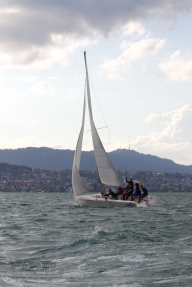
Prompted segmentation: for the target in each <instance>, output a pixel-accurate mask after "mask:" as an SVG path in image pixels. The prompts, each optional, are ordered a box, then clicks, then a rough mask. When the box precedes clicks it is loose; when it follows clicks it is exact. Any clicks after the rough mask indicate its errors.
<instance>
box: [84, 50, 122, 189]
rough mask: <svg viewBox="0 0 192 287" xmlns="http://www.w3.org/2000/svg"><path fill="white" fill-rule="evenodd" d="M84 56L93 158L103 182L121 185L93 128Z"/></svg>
mask: <svg viewBox="0 0 192 287" xmlns="http://www.w3.org/2000/svg"><path fill="white" fill-rule="evenodd" d="M84 56H85V67H86V79H87V99H88V108H89V118H90V126H91V133H92V140H93V146H94V152H95V158H96V163H97V167H98V172H99V177H100V180H101V182H102V183H103V184H106V185H109V186H122V183H121V181H120V180H119V178H118V176H117V174H116V172H115V170H114V168H113V166H112V164H111V162H110V160H109V157H108V155H107V153H106V151H105V149H104V147H103V144H102V142H101V140H100V137H99V134H98V132H97V129H96V128H95V124H94V121H93V115H92V107H91V96H90V87H89V77H88V69H87V62H86V54H85V52H84Z"/></svg>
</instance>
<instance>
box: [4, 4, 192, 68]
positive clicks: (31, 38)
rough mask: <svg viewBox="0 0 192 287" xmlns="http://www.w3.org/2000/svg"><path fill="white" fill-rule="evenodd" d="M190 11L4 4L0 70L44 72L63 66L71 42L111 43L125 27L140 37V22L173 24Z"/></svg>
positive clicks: (166, 6) (160, 6)
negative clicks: (107, 40) (99, 39)
mask: <svg viewBox="0 0 192 287" xmlns="http://www.w3.org/2000/svg"><path fill="white" fill-rule="evenodd" d="M191 8H192V0H183V1H182V2H181V1H178V0H159V1H154V0H144V1H143V0H137V1H129V0H128V1H124V0H110V1H109V0H106V1H102V0H92V1H89V0H78V1H75V2H74V1H60V0H55V1H50V0H41V1H40V2H39V1H37V0H28V1H26V0H8V1H1V3H0V64H1V65H30V64H31V63H34V65H37V66H38V67H40V63H41V64H42V66H44V65H45V66H46V65H48V64H51V63H52V62H53V61H56V62H57V61H61V63H63V64H64V65H65V64H66V63H67V61H68V60H67V56H68V55H69V54H70V53H71V52H69V51H68V53H67V55H66V49H63V47H60V46H61V45H69V41H71V40H73V41H81V40H82V39H85V38H89V37H91V36H95V35H103V36H104V37H109V36H110V35H114V33H115V32H117V31H120V30H121V29H122V27H123V26H125V25H126V26H125V28H124V33H125V34H126V35H127V34H130V33H136V34H138V35H142V34H143V33H144V29H143V28H142V26H141V25H140V24H139V23H138V21H140V20H141V19H148V18H151V19H152V18H153V17H155V18H159V19H165V20H167V19H175V17H177V16H178V15H180V14H182V13H190V11H191ZM58 47H59V48H58ZM45 59H47V61H45ZM45 62H46V63H45Z"/></svg>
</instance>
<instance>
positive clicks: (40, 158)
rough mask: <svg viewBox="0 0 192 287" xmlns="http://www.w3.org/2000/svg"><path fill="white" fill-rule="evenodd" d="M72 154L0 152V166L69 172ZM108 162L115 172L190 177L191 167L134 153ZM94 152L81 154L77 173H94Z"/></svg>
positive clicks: (112, 157) (37, 150) (117, 155)
mask: <svg viewBox="0 0 192 287" xmlns="http://www.w3.org/2000/svg"><path fill="white" fill-rule="evenodd" d="M73 157H74V151H72V150H59V149H52V148H46V147H41V148H33V147H28V148H20V149H15V150H14V149H4V150H2V149H1V150H0V162H4V163H10V164H18V165H26V166H29V167H32V168H42V169H55V170H62V169H71V168H72V163H73ZM109 158H110V160H111V162H112V164H113V166H114V168H115V169H116V170H129V171H138V170H141V171H156V172H179V173H188V174H192V165H190V166H185V165H179V164H176V163H174V162H173V161H172V160H169V159H163V158H159V157H157V156H153V155H149V154H147V155H146V154H142V153H139V152H136V151H134V150H126V149H118V150H115V151H112V152H110V153H109ZM95 168H96V162H95V157H94V153H93V151H90V152H88V151H83V152H82V158H81V166H80V169H95Z"/></svg>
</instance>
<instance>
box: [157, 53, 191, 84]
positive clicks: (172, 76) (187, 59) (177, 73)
mask: <svg viewBox="0 0 192 287" xmlns="http://www.w3.org/2000/svg"><path fill="white" fill-rule="evenodd" d="M159 70H160V74H161V75H164V76H165V77H167V78H168V79H169V80H171V81H175V82H186V81H192V55H189V54H188V55H185V56H182V55H181V52H180V51H177V52H175V53H173V54H172V55H171V57H170V58H169V59H167V60H165V61H164V62H162V63H161V64H160V65H159Z"/></svg>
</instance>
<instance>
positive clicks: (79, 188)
mask: <svg viewBox="0 0 192 287" xmlns="http://www.w3.org/2000/svg"><path fill="white" fill-rule="evenodd" d="M85 106H86V94H85V95H84V105H83V119H82V126H81V131H80V134H79V138H78V141H77V146H76V151H75V155H74V160H73V168H72V187H73V192H74V196H78V195H81V194H84V193H87V192H88V191H89V190H88V189H87V187H86V185H85V183H84V181H83V179H82V177H81V176H80V173H79V165H80V159H81V148H82V142H83V132H84V121H85Z"/></svg>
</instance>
